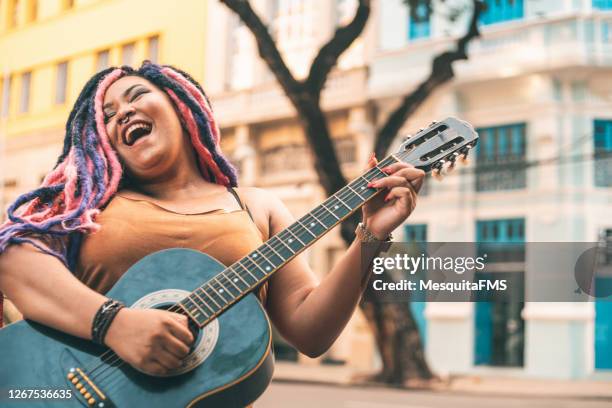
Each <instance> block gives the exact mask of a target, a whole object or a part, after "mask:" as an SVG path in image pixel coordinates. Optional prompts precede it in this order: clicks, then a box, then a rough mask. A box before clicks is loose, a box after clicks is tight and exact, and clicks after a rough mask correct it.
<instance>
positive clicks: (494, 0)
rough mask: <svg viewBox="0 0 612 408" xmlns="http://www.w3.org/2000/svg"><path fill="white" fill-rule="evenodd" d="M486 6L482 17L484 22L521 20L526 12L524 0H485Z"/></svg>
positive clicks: (481, 19)
mask: <svg viewBox="0 0 612 408" xmlns="http://www.w3.org/2000/svg"><path fill="white" fill-rule="evenodd" d="M485 6H486V7H485V10H484V12H483V13H482V15H481V17H480V21H481V22H482V24H495V23H501V22H503V21H511V20H520V19H521V18H523V16H524V13H525V10H524V7H523V0H485Z"/></svg>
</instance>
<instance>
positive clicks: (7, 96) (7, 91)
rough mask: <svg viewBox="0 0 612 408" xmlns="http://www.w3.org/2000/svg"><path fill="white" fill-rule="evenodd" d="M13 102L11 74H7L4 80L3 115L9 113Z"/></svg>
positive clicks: (5, 115) (6, 115)
mask: <svg viewBox="0 0 612 408" xmlns="http://www.w3.org/2000/svg"><path fill="white" fill-rule="evenodd" d="M10 103H11V76H10V75H7V76H6V77H5V78H4V80H3V81H2V111H1V115H0V116H1V117H3V118H6V117H8V115H9V104H10Z"/></svg>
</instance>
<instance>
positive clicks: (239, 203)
mask: <svg viewBox="0 0 612 408" xmlns="http://www.w3.org/2000/svg"><path fill="white" fill-rule="evenodd" d="M227 191H229V192H230V193H232V195H233V196H234V198H235V199H236V201H238V205H240V208H242V209H243V210H246V212H247V214H249V217H251V221H253V222H255V220H254V219H253V215H251V211H250V210H249V207H247V206H246V204H245V203H244V202H243V201H242V199H240V196H239V195H238V193H237V192H236V190H235V189H234V187H227Z"/></svg>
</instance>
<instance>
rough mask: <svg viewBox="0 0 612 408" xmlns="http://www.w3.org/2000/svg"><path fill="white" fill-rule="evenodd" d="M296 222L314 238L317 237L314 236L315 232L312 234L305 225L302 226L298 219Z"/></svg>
mask: <svg viewBox="0 0 612 408" xmlns="http://www.w3.org/2000/svg"><path fill="white" fill-rule="evenodd" d="M296 223H298V224H300V226H301V227H302V228H304V229H305V230H306V232H308V233H309V234H310V235H312V236H313V237H314V238H316V237H317V236H316V235H315V234H313V233H312V232H311V231H310V230H309V229H308V228H306V227H305V226H304V225H303V224H302V223H301V222H300V220H297V221H296ZM289 228H291V227H289Z"/></svg>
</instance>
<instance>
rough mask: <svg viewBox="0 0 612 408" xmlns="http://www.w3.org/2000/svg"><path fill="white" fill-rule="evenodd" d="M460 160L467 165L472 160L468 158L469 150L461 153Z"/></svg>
mask: <svg viewBox="0 0 612 408" xmlns="http://www.w3.org/2000/svg"><path fill="white" fill-rule="evenodd" d="M457 160H458V161H459V163H461V164H463V165H466V164H468V163H469V162H470V161H469V160H468V152H465V153H461V154H460V155H459V158H458V159H457Z"/></svg>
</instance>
